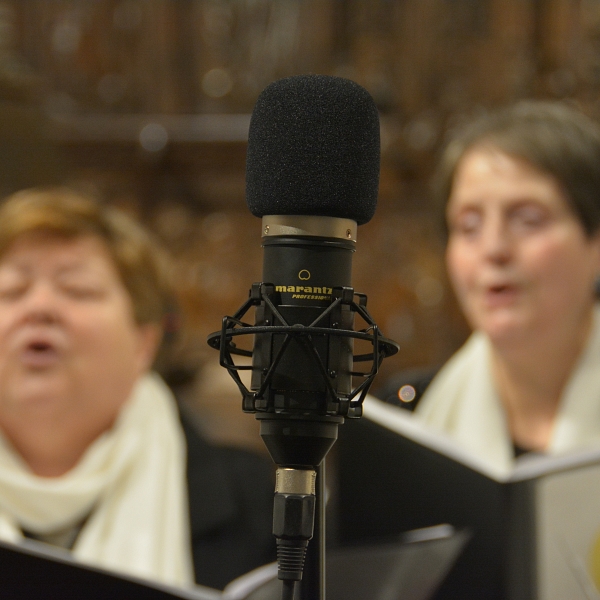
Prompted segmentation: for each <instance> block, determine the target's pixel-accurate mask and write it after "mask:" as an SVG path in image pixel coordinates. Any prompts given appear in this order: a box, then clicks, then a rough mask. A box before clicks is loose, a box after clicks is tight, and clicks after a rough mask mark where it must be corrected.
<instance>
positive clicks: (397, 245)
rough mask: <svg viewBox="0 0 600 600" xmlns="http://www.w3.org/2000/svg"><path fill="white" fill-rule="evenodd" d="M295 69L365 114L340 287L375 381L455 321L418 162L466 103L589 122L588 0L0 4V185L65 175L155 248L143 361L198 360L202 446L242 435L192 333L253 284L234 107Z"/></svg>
mask: <svg viewBox="0 0 600 600" xmlns="http://www.w3.org/2000/svg"><path fill="white" fill-rule="evenodd" d="M304 73H324V74H331V75H339V76H343V77H348V78H351V79H353V80H355V81H357V82H358V83H360V84H361V85H363V86H364V87H366V88H367V89H368V90H369V91H370V93H371V94H372V95H373V97H374V99H375V101H376V103H377V105H378V107H379V109H380V112H381V123H382V166H381V184H380V197H379V203H378V209H377V213H376V216H375V217H374V219H373V220H372V221H371V222H370V223H368V224H366V225H364V226H362V227H361V228H359V239H358V247H357V252H356V255H355V260H354V287H355V288H356V290H357V291H361V292H366V293H367V294H368V296H369V309H370V311H371V313H372V315H373V316H374V318H375V320H376V322H377V323H378V324H379V325H380V327H381V328H382V329H383V332H384V334H385V335H387V336H389V337H392V338H394V339H395V340H397V341H398V342H399V343H400V344H401V351H400V353H399V354H398V355H397V356H396V357H395V358H393V359H390V360H388V361H387V362H386V363H384V367H383V371H382V374H381V376H380V378H379V381H382V380H383V379H384V378H385V377H386V376H387V375H389V374H390V373H391V372H393V371H395V370H398V369H402V368H408V367H419V366H426V365H433V364H440V363H442V362H443V361H444V360H445V359H446V358H447V357H448V356H449V355H450V354H451V353H452V352H453V351H454V350H455V349H456V348H457V347H458V345H459V344H460V343H461V342H462V341H463V340H464V338H465V337H466V335H467V329H466V326H465V324H464V322H463V320H462V318H461V317H460V316H459V313H458V311H457V309H456V306H455V303H454V300H453V298H452V295H451V292H450V291H449V288H448V285H447V281H446V278H445V275H444V265H443V241H442V239H441V237H440V233H439V230H440V229H439V223H440V216H439V215H438V213H437V211H436V208H435V207H434V206H433V205H432V202H431V200H430V197H429V192H428V181H429V177H430V175H431V170H432V166H433V164H434V163H435V158H436V154H437V152H438V151H439V148H440V147H441V145H442V144H443V140H444V136H445V134H446V132H447V131H448V130H449V129H451V128H452V127H453V126H456V125H457V124H458V123H460V122H461V121H462V120H463V119H465V118H466V117H468V116H469V115H472V114H474V113H477V112H481V111H485V110H487V109H489V108H491V107H495V106H498V105H502V104H505V103H508V102H512V101H514V100H518V99H522V98H527V97H536V98H561V99H567V100H569V101H572V102H575V103H577V104H578V105H580V106H581V107H582V108H583V109H584V110H585V111H586V112H588V113H589V114H590V115H592V116H595V117H598V116H600V96H599V94H598V92H599V89H600V2H597V0H347V1H343V0H303V1H301V0H94V1H90V0H52V1H51V2H48V1H47V0H27V1H18V0H13V1H3V2H0V192H1V193H2V194H5V193H7V192H10V191H12V190H14V189H17V188H20V187H24V186H29V185H37V184H41V183H48V182H67V183H70V184H72V185H77V186H79V187H83V188H86V189H89V190H91V191H93V192H94V193H98V194H100V195H101V196H102V197H104V198H106V199H107V201H109V202H112V203H115V204H117V205H119V206H122V207H124V208H125V209H126V210H128V211H131V212H132V213H133V214H135V215H136V216H138V217H139V218H140V219H141V220H142V221H143V222H144V223H145V224H147V225H148V226H149V227H150V228H151V229H153V230H154V231H155V232H156V234H157V235H158V236H159V237H160V238H161V239H162V240H163V241H164V242H165V244H166V245H167V246H168V248H169V249H170V250H171V252H172V254H173V256H174V257H175V266H174V270H175V274H176V281H177V285H178V296H179V301H180V304H181V307H182V318H181V328H180V331H179V335H178V336H177V338H176V339H175V340H174V341H172V342H171V344H170V346H169V348H168V353H167V354H166V355H165V357H163V359H162V360H161V365H160V366H161V369H162V370H163V372H164V373H165V374H166V375H167V376H168V377H169V378H170V379H171V380H172V381H174V382H176V381H179V382H180V383H181V384H183V383H184V382H185V381H188V382H191V381H192V377H193V376H194V375H195V374H197V373H198V372H199V370H200V369H201V368H203V367H204V368H205V369H206V371H204V376H201V377H196V379H195V382H193V383H190V384H189V385H187V386H186V387H185V389H186V392H185V397H186V399H187V401H188V402H189V403H190V404H191V405H193V406H194V407H195V409H197V411H198V414H199V419H200V422H201V423H202V424H203V426H204V428H205V429H206V431H207V432H208V433H209V434H210V435H212V436H213V437H215V438H216V439H223V440H233V441H235V442H236V443H249V444H250V445H255V444H258V445H259V446H260V441H257V439H258V438H257V437H256V427H255V423H254V420H253V419H252V417H250V416H247V415H242V414H241V412H240V399H239V396H238V394H237V391H236V390H235V389H234V388H233V386H232V385H229V383H228V382H227V380H226V378H224V376H222V375H223V373H224V372H222V370H220V369H218V368H216V367H215V363H216V361H217V356H216V353H215V352H214V351H212V350H210V349H209V348H208V347H207V345H206V342H205V339H206V335H207V334H208V333H210V332H211V331H215V330H217V329H218V328H219V327H220V321H221V318H222V316H223V315H225V314H231V313H232V312H233V311H235V309H236V308H237V307H238V306H239V305H240V304H241V303H242V302H243V300H244V299H245V298H246V297H247V293H248V289H249V287H250V285H251V283H252V282H254V281H258V280H260V274H261V259H262V254H261V249H260V220H259V219H256V218H255V217H252V216H251V215H250V214H249V212H248V211H247V209H246V206H245V200H244V176H245V173H244V169H245V150H246V143H245V139H246V133H247V127H248V121H249V114H250V113H251V111H252V108H253V105H254V102H255V100H256V97H257V95H258V93H259V92H260V91H261V90H262V89H263V88H264V87H265V86H266V85H267V84H268V83H270V82H271V81H273V80H275V79H278V78H280V77H284V76H288V75H294V74H304ZM207 373H211V374H212V375H207ZM182 389H184V388H182ZM232 423H233V425H232Z"/></svg>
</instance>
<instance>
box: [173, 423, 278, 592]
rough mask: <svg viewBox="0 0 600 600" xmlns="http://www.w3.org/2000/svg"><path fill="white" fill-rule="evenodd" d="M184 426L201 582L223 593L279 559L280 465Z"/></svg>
mask: <svg viewBox="0 0 600 600" xmlns="http://www.w3.org/2000/svg"><path fill="white" fill-rule="evenodd" d="M182 423H183V429H184V431H185V435H186V439H187V448H188V464H187V479H188V487H189V504H190V526H191V534H192V552H193V559H194V569H195V574H196V582H197V583H198V584H201V585H205V586H209V587H213V588H217V589H223V588H224V587H225V585H226V584H227V583H229V582H230V581H231V580H232V579H235V578H236V577H238V576H240V575H243V574H244V573H247V572H248V571H250V570H252V569H254V568H256V567H259V566H261V565H263V564H266V563H269V562H272V561H274V560H275V551H276V546H275V538H274V537H273V534H272V527H273V526H272V520H273V516H272V515H273V492H274V474H275V465H274V464H273V463H272V462H271V461H270V459H268V458H266V457H265V458H263V457H262V456H259V455H257V454H254V453H251V452H248V451H244V450H240V449H237V448H228V447H221V446H215V445H212V444H210V443H208V442H207V441H206V440H204V439H203V438H202V437H201V436H200V434H199V433H198V431H197V430H196V429H195V427H194V425H193V424H192V423H190V422H189V420H188V419H186V418H185V417H182Z"/></svg>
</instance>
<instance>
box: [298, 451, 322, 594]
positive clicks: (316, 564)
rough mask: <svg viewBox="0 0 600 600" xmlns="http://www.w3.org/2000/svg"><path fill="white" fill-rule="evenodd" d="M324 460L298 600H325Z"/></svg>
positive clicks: (318, 474)
mask: <svg viewBox="0 0 600 600" xmlns="http://www.w3.org/2000/svg"><path fill="white" fill-rule="evenodd" d="M325 471H326V460H325V459H323V461H322V462H321V464H320V465H319V466H318V467H317V483H316V497H317V501H316V504H315V528H314V533H313V537H312V540H311V541H310V543H309V545H308V549H307V551H306V562H305V564H304V575H303V576H302V580H301V581H300V598H299V600H325V596H326V593H327V592H326V588H327V578H326V574H327V568H326V548H327V542H326V537H327V536H326V531H325V525H326V516H325V508H326V490H325Z"/></svg>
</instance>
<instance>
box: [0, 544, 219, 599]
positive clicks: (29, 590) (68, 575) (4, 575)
mask: <svg viewBox="0 0 600 600" xmlns="http://www.w3.org/2000/svg"><path fill="white" fill-rule="evenodd" d="M0 598H2V600H177V599H186V600H219V599H220V598H221V592H219V591H217V590H212V589H210V588H205V587H199V586H198V587H195V588H193V589H191V590H189V591H188V590H184V589H180V588H175V587H170V586H167V585H162V584H159V583H155V582H150V581H146V580H144V579H141V578H136V577H129V576H127V575H119V574H116V573H114V572H112V571H107V570H104V569H100V568H96V567H90V566H88V565H85V564H83V563H81V562H77V561H75V560H74V559H73V558H72V557H71V556H70V554H69V553H68V552H66V551H64V552H63V551H61V550H60V549H55V548H53V547H52V546H47V545H46V544H41V543H39V542H33V541H25V542H24V543H23V544H18V545H16V544H9V543H6V542H0Z"/></svg>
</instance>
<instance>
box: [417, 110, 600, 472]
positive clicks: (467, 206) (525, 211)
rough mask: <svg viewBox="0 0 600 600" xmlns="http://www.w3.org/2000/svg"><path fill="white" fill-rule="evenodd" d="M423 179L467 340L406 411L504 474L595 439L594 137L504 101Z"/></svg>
mask: <svg viewBox="0 0 600 600" xmlns="http://www.w3.org/2000/svg"><path fill="white" fill-rule="evenodd" d="M437 183H438V189H439V192H440V196H441V199H442V200H443V201H444V204H445V216H446V224H447V230H448V243H447V249H446V263H447V267H448V272H449V276H450V280H451V282H452V285H453V288H454V290H455V293H456V295H457V298H458V300H459V303H460V306H461V307H462V309H463V312H464V314H465V316H466V318H467V320H468V322H469V324H470V325H471V327H472V328H473V330H474V333H473V334H472V336H471V337H470V338H469V340H468V341H467V343H466V344H465V345H464V346H463V348H461V350H460V351H459V352H458V353H457V354H456V355H455V356H454V357H453V358H452V359H451V360H450V361H449V362H448V364H447V365H445V366H444V367H443V369H442V370H441V371H440V372H439V373H438V374H437V376H436V377H435V378H434V380H433V381H432V383H431V384H430V385H429V387H428V388H427V390H426V392H425V394H424V396H423V398H422V399H421V400H420V402H419V404H418V406H417V407H416V414H417V415H418V416H419V417H420V418H421V419H422V420H423V421H425V422H426V423H427V424H429V425H431V426H432V427H435V428H438V429H441V430H443V431H444V432H446V433H447V434H449V435H450V436H452V437H453V438H455V439H456V440H457V441H458V442H459V443H461V444H462V445H464V446H465V447H467V448H470V449H471V450H473V451H475V452H477V454H478V455H479V456H481V457H482V458H485V459H489V460H490V461H493V462H494V463H495V464H497V465H498V466H501V467H507V468H510V465H511V464H512V462H513V460H514V457H515V456H516V455H518V454H520V453H522V452H528V451H535V452H550V453H559V452H563V451H566V450H570V449H573V448H577V447H582V446H587V445H590V444H597V443H600V311H599V309H598V308H597V305H596V296H595V291H596V285H597V280H598V276H599V275H600V234H599V228H600V132H599V130H598V127H597V126H596V124H595V123H594V122H592V121H591V120H590V119H588V118H586V117H585V116H584V115H582V114H581V113H580V112H578V111H576V110H575V109H573V108H570V107H568V106H566V105H563V104H557V103H544V102H524V103H521V104H517V105H515V106H513V107H511V108H508V109H505V110H503V111H500V112H498V113H495V114H493V115H491V116H489V117H487V118H485V119H481V120H479V121H477V122H475V123H473V124H472V125H470V126H469V127H468V128H467V129H465V130H464V131H463V132H462V133H461V134H460V135H458V136H457V137H455V139H454V140H453V141H451V142H450V144H449V145H448V147H447V149H446V151H445V153H444V156H443V158H442V161H441V165H440V170H439V174H438V179H437Z"/></svg>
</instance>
